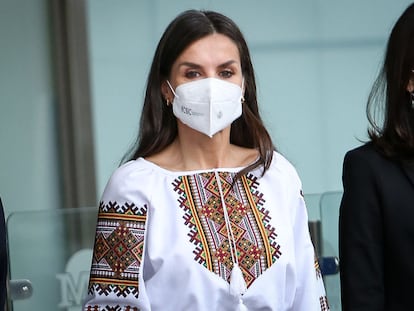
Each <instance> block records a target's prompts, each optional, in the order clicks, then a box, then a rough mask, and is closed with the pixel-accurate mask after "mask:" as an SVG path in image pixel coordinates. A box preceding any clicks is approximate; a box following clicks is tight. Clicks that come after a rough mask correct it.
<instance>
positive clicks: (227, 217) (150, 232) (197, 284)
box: [84, 152, 329, 311]
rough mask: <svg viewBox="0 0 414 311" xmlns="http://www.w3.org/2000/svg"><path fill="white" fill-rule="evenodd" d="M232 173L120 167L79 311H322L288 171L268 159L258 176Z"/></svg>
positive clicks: (107, 194)
mask: <svg viewBox="0 0 414 311" xmlns="http://www.w3.org/2000/svg"><path fill="white" fill-rule="evenodd" d="M240 169H241V168H220V169H213V170H200V171H190V172H188V171H186V172H173V171H168V170H166V169H163V168H161V167H159V166H157V165H155V164H153V163H151V162H149V161H147V160H145V159H143V158H139V159H137V160H134V161H130V162H128V163H126V164H124V165H123V166H121V167H119V168H118V169H117V170H116V171H115V172H114V174H113V175H112V177H111V178H110V180H109V182H108V184H107V186H106V188H105V191H104V193H103V196H102V200H101V203H100V207H99V215H98V222H97V227H96V238H95V247H94V254H93V260H92V267H91V272H90V280H89V288H88V297H87V299H86V301H85V305H84V310H85V311H86V310H95V311H101V310H105V311H109V310H116V311H121V310H122V311H124V310H125V311H132V310H134V311H137V310H141V311H158V310H163V311H170V310H171V311H186V310H189V311H207V310H208V311H212V310H213V311H215V310H218V311H230V310H251V311H256V310H257V311H259V310H260V311H278V310H280V311H285V310H295V311H313V310H315V311H316V310H318V311H319V310H329V307H328V302H327V299H326V294H325V289H324V285H323V279H322V276H321V272H320V269H319V266H318V264H317V261H316V260H315V256H314V248H313V245H312V243H311V240H310V236H309V230H308V218H307V212H306V206H305V202H304V199H303V196H302V191H301V182H300V179H299V177H298V175H297V173H296V170H295V169H294V167H293V166H292V165H291V164H290V163H289V162H288V161H287V160H286V159H285V158H284V157H283V156H282V155H280V154H279V153H277V152H275V153H274V157H273V160H272V164H271V166H270V168H269V170H268V171H266V173H265V175H264V176H261V173H262V169H257V170H254V171H252V172H250V173H248V174H246V175H244V176H242V178H241V179H238V180H237V182H236V183H235V184H233V185H232V182H233V178H234V177H235V175H236V173H237V172H238V171H240ZM223 202H225V204H223ZM230 228H231V229H230ZM235 250H236V251H235ZM235 263H237V264H238V265H237V266H238V267H239V268H240V270H241V272H242V278H241V280H239V281H237V279H236V280H233V279H232V280H230V275H231V271H232V269H233V267H234V266H235ZM240 275H241V274H240ZM232 278H233V277H232ZM230 281H231V282H230ZM237 282H238V284H235V283H237ZM240 282H241V283H240ZM230 283H231V284H232V285H231V286H230ZM246 288H247V290H246Z"/></svg>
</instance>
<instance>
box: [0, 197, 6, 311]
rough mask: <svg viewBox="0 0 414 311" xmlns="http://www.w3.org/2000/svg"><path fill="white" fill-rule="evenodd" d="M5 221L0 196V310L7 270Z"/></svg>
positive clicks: (3, 297) (3, 302)
mask: <svg viewBox="0 0 414 311" xmlns="http://www.w3.org/2000/svg"><path fill="white" fill-rule="evenodd" d="M7 262H8V258H7V245H6V223H5V218H4V210H3V204H2V202H1V198H0V310H4V308H5V303H6V296H7V286H6V284H7V271H8V264H7Z"/></svg>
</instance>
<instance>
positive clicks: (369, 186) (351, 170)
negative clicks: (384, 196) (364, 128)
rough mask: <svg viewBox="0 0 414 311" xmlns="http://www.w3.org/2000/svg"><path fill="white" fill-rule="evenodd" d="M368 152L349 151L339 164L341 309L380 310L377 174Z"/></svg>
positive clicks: (381, 270) (381, 271)
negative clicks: (341, 173)
mask: <svg viewBox="0 0 414 311" xmlns="http://www.w3.org/2000/svg"><path fill="white" fill-rule="evenodd" d="M376 164H377V163H375V160H373V158H372V157H371V156H370V154H369V153H365V152H360V150H357V151H355V150H354V151H350V152H348V153H347V154H346V155H345V158H344V164H343V176H342V179H343V187H344V193H343V197H342V201H341V206H340V216H339V256H340V279H341V295H342V310H344V311H349V310H352V311H356V310H358V311H359V310H361V311H371V310H372V311H374V310H375V311H382V310H384V258H383V252H384V249H383V241H384V240H383V233H384V232H383V230H384V228H383V222H382V211H381V204H380V195H379V191H380V189H379V187H378V185H379V183H381V181H380V180H379V179H381V176H379V175H377V170H378V169H380V168H379V167H377V165H376Z"/></svg>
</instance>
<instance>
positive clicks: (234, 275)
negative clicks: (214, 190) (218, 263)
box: [214, 171, 247, 311]
mask: <svg viewBox="0 0 414 311" xmlns="http://www.w3.org/2000/svg"><path fill="white" fill-rule="evenodd" d="M214 173H215V177H216V180H217V185H218V188H219V192H220V200H221V205H222V207H223V213H224V220H225V223H226V228H227V235H228V239H229V246H230V253H231V258H232V260H233V268H232V270H231V274H230V285H229V291H230V294H231V295H232V296H233V297H235V298H239V304H238V308H237V309H236V310H237V311H247V308H246V306H245V305H244V304H243V302H242V299H241V296H242V295H243V294H244V293H245V292H246V291H247V286H246V282H245V280H244V277H243V273H242V271H241V269H240V267H239V260H238V257H237V249H236V241H235V240H234V235H233V231H232V230H231V223H230V219H229V214H228V212H227V206H226V203H225V201H224V195H223V188H222V186H221V181H220V176H219V174H218V173H217V171H215V172H214Z"/></svg>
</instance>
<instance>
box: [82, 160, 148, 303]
mask: <svg viewBox="0 0 414 311" xmlns="http://www.w3.org/2000/svg"><path fill="white" fill-rule="evenodd" d="M135 179H136V176H135V175H134V174H132V173H131V172H126V170H125V168H121V169H118V170H117V171H116V172H115V173H114V175H113V176H112V177H111V179H110V180H109V182H108V184H107V186H106V188H105V191H104V193H103V196H102V200H101V202H100V204H99V213H98V219H97V224H96V234H95V245H94V249H93V257H92V264H91V269H90V277H89V286H88V293H87V298H86V300H85V303H84V306H83V310H84V311H108V310H119V311H124V310H125V311H138V310H150V307H149V302H148V299H147V297H146V293H145V287H144V286H143V279H142V266H143V258H144V254H143V253H144V249H145V248H144V242H145V231H146V220H147V206H148V205H147V204H148V203H147V202H146V200H145V196H144V195H142V194H140V192H139V190H137V186H136V185H137V184H138V182H139V180H135Z"/></svg>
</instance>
